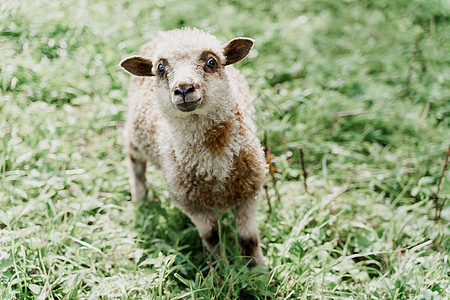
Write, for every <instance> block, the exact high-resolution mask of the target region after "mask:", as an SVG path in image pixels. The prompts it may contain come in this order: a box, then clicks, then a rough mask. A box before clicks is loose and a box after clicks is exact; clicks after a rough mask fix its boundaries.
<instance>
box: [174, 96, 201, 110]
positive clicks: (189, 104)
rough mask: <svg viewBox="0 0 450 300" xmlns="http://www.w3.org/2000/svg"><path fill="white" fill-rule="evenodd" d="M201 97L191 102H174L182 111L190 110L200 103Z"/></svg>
mask: <svg viewBox="0 0 450 300" xmlns="http://www.w3.org/2000/svg"><path fill="white" fill-rule="evenodd" d="M201 101H202V98H199V99H197V100H195V101H192V102H182V103H178V104H175V106H176V107H177V108H178V109H179V110H181V111H182V112H191V111H194V110H196V109H197V108H198V107H199V106H200V104H201Z"/></svg>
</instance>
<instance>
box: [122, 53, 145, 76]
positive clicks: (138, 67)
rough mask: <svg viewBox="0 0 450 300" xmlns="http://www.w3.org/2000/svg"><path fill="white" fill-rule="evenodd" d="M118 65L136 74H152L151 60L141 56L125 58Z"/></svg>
mask: <svg viewBox="0 0 450 300" xmlns="http://www.w3.org/2000/svg"><path fill="white" fill-rule="evenodd" d="M120 66H121V67H122V68H124V69H125V70H127V71H128V72H130V73H131V74H133V75H136V76H153V73H152V61H151V60H150V59H148V58H143V57H141V56H132V57H128V58H125V59H124V60H122V62H121V63H120Z"/></svg>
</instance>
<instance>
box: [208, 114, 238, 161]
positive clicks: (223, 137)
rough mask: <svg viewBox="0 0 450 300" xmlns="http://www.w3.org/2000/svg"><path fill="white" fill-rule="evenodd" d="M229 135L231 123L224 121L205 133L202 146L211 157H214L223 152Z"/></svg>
mask: <svg viewBox="0 0 450 300" xmlns="http://www.w3.org/2000/svg"><path fill="white" fill-rule="evenodd" d="M230 133H231V121H230V120H228V121H225V122H222V123H219V124H214V126H212V128H211V129H209V130H208V131H206V133H205V140H204V142H203V146H204V147H205V148H206V149H207V150H208V151H209V152H210V153H211V154H212V155H213V156H216V155H218V154H221V153H223V152H224V150H225V148H226V146H227V144H228V142H229V140H230Z"/></svg>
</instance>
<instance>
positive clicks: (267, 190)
mask: <svg viewBox="0 0 450 300" xmlns="http://www.w3.org/2000/svg"><path fill="white" fill-rule="evenodd" d="M264 190H265V191H266V198H267V204H269V214H270V213H272V204H271V203H270V196H269V186H268V185H267V183H266V184H264Z"/></svg>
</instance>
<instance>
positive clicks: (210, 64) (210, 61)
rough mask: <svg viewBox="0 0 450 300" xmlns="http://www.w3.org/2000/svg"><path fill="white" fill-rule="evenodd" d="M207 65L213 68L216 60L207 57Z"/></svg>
mask: <svg viewBox="0 0 450 300" xmlns="http://www.w3.org/2000/svg"><path fill="white" fill-rule="evenodd" d="M208 66H209V67H211V68H214V67H215V66H216V60H215V59H214V58H212V57H211V58H210V59H208Z"/></svg>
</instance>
